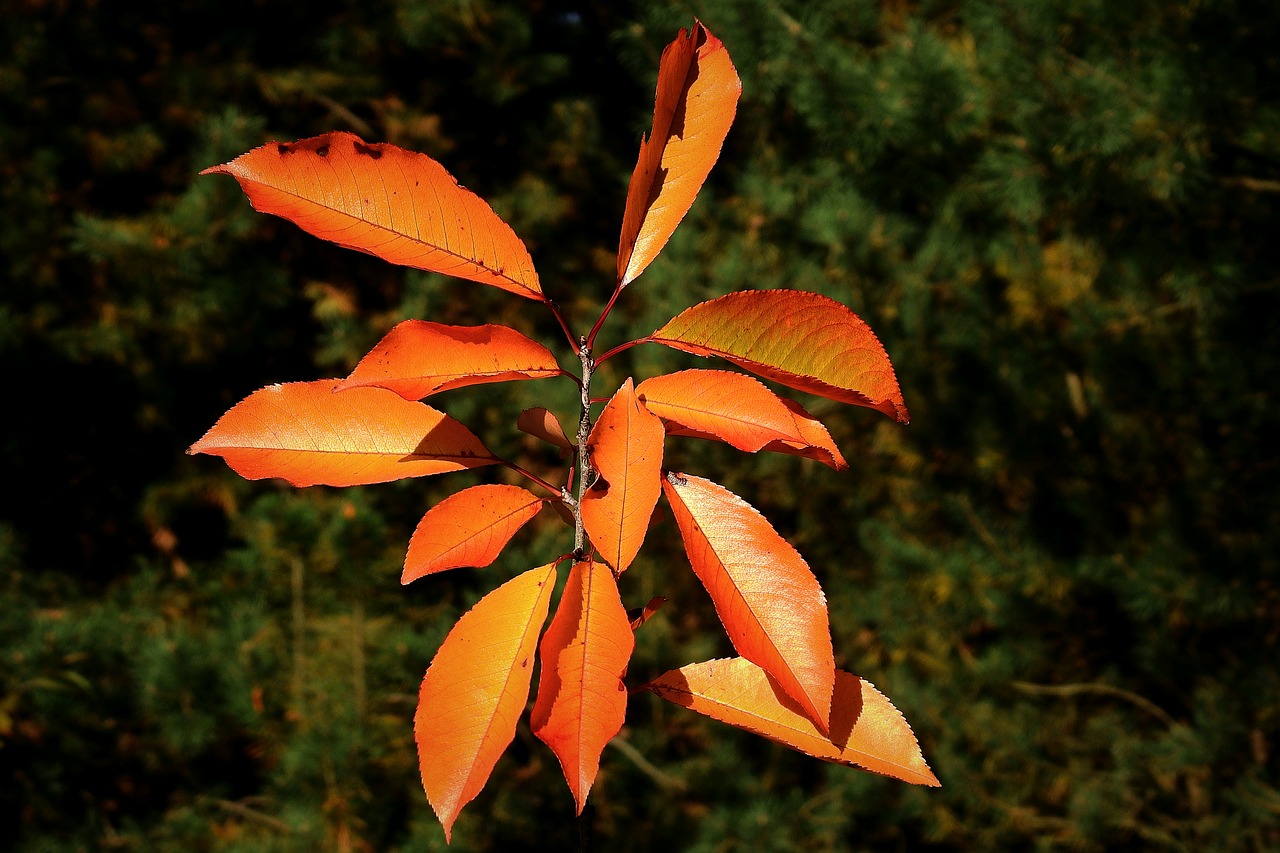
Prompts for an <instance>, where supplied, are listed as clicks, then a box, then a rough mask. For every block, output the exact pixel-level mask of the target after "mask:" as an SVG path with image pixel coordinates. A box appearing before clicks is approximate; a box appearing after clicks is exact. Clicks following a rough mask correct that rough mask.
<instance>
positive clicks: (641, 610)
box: [627, 595, 667, 631]
mask: <svg viewBox="0 0 1280 853" xmlns="http://www.w3.org/2000/svg"><path fill="white" fill-rule="evenodd" d="M666 603H667V597H666V596H665V595H655V596H654V597H653V598H651V599H649V601H648V603H647V604H645V606H644V607H633V608H632V609H630V610H628V611H627V621H628V622H629V623H630V624H631V630H632V631H635V630H638V629H639V628H640V626H641V625H643V624H644V623H646V622H648V621H649V620H650V619H652V618H653V615H654V614H655V613H657V612H658V611H659V610H661V609H662V605H664V604H666Z"/></svg>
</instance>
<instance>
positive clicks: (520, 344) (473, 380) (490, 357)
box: [337, 320, 560, 400]
mask: <svg viewBox="0 0 1280 853" xmlns="http://www.w3.org/2000/svg"><path fill="white" fill-rule="evenodd" d="M559 373H560V365H559V364H557V363H556V357H555V356H554V355H552V354H551V350H549V349H547V348H546V347H544V346H543V345H542V344H540V343H536V342H534V341H531V340H529V339H528V338H526V337H525V336H524V335H522V334H520V333H519V332H517V331H516V330H515V329H511V328H508V327H506V326H492V325H490V326H446V325H444V324H443V323H432V322H429V321H427V320H405V321H404V322H403V323H399V324H397V325H396V327H395V328H394V329H392V330H391V331H390V332H388V333H387V335H386V337H384V338H383V339H382V340H381V341H379V342H378V345H377V346H375V347H374V348H373V349H372V350H370V351H369V354H368V355H366V356H365V357H364V358H362V359H361V360H360V363H359V364H357V365H356V369H355V370H354V371H352V373H351V375H350V376H349V377H347V378H346V379H345V380H344V381H342V382H341V383H339V384H338V388H337V390H338V391H345V390H347V389H348V388H360V387H364V386H368V385H376V386H377V387H379V388H386V389H387V390H389V391H395V392H396V393H397V394H399V395H400V396H401V397H404V398H405V399H406V400H420V399H422V398H423V397H427V396H430V395H431V394H435V393H437V392H440V391H448V390H449V389H451V388H462V387H464V386H466V385H481V384H484V383H486V382H506V381H508V380H512V379H542V378H545V377H547V376H556V375H558V374H559Z"/></svg>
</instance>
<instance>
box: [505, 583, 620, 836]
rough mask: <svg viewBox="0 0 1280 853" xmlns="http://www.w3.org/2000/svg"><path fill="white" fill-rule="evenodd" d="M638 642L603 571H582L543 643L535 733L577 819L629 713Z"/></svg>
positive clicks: (567, 587) (569, 587)
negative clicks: (629, 679) (628, 677)
mask: <svg viewBox="0 0 1280 853" xmlns="http://www.w3.org/2000/svg"><path fill="white" fill-rule="evenodd" d="M634 648H635V638H634V637H633V636H632V633H631V626H630V624H628V622H627V614H626V611H625V610H623V609H622V600H621V599H620V598H619V597H618V585H617V583H616V582H615V581H614V579H613V573H612V572H610V571H609V568H608V566H606V565H604V564H603V563H594V562H589V563H576V564H575V565H574V567H573V570H572V571H571V572H570V573H569V581H568V583H567V584H566V585H565V588H564V595H562V596H561V597H560V604H559V606H558V607H557V608H556V615H555V616H554V617H552V619H551V626H550V627H549V628H547V633H546V634H545V635H544V636H543V638H542V645H541V646H540V648H539V658H538V659H539V660H540V661H541V662H542V674H541V678H540V680H539V682H538V698H537V699H536V700H535V701H534V703H533V714H532V716H531V717H530V726H531V727H532V729H533V733H534V734H535V735H537V736H538V738H539V739H540V740H541V741H542V742H543V743H545V744H546V745H547V746H549V747H551V751H552V752H554V753H555V754H556V758H558V759H560V767H561V769H562V770H564V777H565V779H566V780H567V781H568V783H569V790H570V791H572V792H573V798H574V800H575V801H576V802H577V805H578V814H582V807H583V806H585V805H586V803H587V794H588V792H590V790H591V783H593V782H594V781H595V778H596V773H597V771H598V770H599V769H600V753H601V752H602V751H604V746H605V744H606V743H608V742H609V741H610V740H612V738H613V736H614V735H616V734H617V733H618V730H619V729H621V728H622V721H623V718H624V717H625V716H626V713H627V689H626V687H625V686H624V685H623V683H622V676H623V675H624V674H625V673H626V671H627V663H628V661H630V660H631V652H632V650H633V649H634Z"/></svg>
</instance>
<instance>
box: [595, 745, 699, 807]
mask: <svg viewBox="0 0 1280 853" xmlns="http://www.w3.org/2000/svg"><path fill="white" fill-rule="evenodd" d="M609 746H611V747H613V748H614V749H616V750H618V752H620V753H622V757H623V758H625V759H627V760H628V761H630V762H631V763H632V764H634V765H635V766H636V769H637V770H639V771H640V772H641V773H643V774H644V775H646V776H648V777H649V778H650V779H652V780H653V781H654V782H656V783H657V784H658V787H659V788H663V789H665V790H667V791H674V792H675V793H677V794H684V793H687V792H688V790H689V786H688V785H686V784H685V783H684V781H683V780H681V779H677V778H676V777H674V776H672V775H671V774H669V773H664V772H663V771H662V770H660V769H658V768H657V767H655V766H654V765H653V764H652V763H650V761H649V759H647V758H645V757H644V755H643V754H641V752H640V750H638V749H636V748H635V747H634V746H632V745H631V744H630V743H629V742H627V741H625V740H623V739H622V738H614V739H613V740H611V741H609Z"/></svg>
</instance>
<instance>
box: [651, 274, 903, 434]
mask: <svg viewBox="0 0 1280 853" xmlns="http://www.w3.org/2000/svg"><path fill="white" fill-rule="evenodd" d="M649 340H652V341H655V342H657V343H660V344H665V345H667V346H669V347H673V348H675V349H678V350H683V351H684V352H690V353H693V354H695V355H703V356H708V355H716V356H720V357H721V358H725V359H728V360H729V361H731V362H733V363H734V364H736V365H738V366H739V367H743V368H745V369H747V370H750V371H751V372H752V373H755V374H758V375H760V376H763V377H765V378H767V379H772V380H774V381H775V382H781V383H782V384H783V385H786V386H788V387H791V388H796V389H798V390H800V391H808V392H809V393H812V394H817V395H819V396H822V397H827V398H829V399H832V400H839V401H841V402H844V403H852V404H854V405H857V406H866V407H868V408H872V409H876V410H877V411H880V412H883V413H885V414H886V415H888V416H889V417H891V418H895V419H896V420H898V421H899V422H901V423H907V421H908V420H910V416H909V415H908V414H907V407H906V404H905V403H904V402H903V400H902V392H901V391H900V390H899V388H898V380H897V377H896V376H895V375H894V372H893V365H892V364H890V362H889V356H888V355H887V354H886V353H885V351H884V347H883V346H881V345H880V341H879V340H878V339H877V338H876V336H875V334H874V333H873V332H872V331H871V328H870V327H869V326H868V325H867V324H866V323H864V322H863V321H862V320H861V319H860V318H859V317H858V316H857V315H856V314H854V313H853V312H852V311H850V310H849V309H848V308H846V307H845V306H843V305H841V304H840V303H839V302H836V301H835V300H834V299H829V298H827V297H826V296H822V295H821V294H818V293H806V292H804V291H799V290H748V291H742V292H739V293H730V294H729V295H727V296H722V297H720V298H719V299H713V300H711V301H710V302H703V303H701V304H699V305H695V306H693V307H692V308H688V309H686V310H684V311H682V312H681V313H680V314H679V315H677V316H676V317H675V318H674V319H672V320H671V322H669V323H667V324H666V325H665V326H663V327H662V328H661V329H659V330H658V331H656V332H654V333H653V335H652V336H650V338H649Z"/></svg>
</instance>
